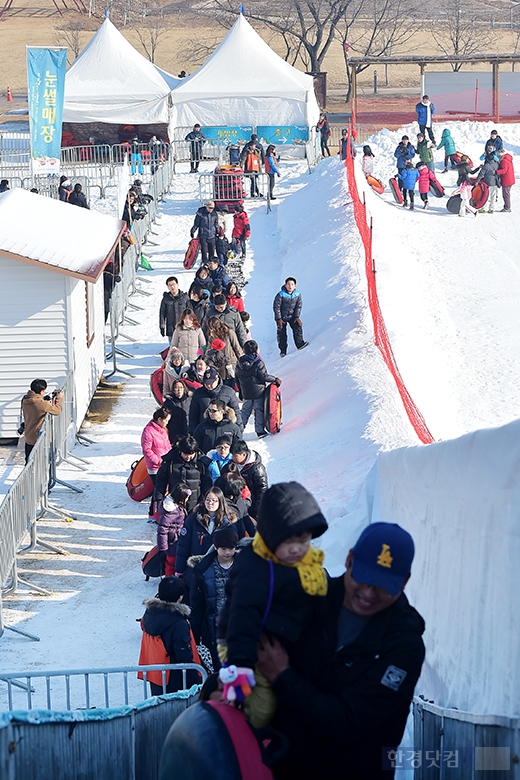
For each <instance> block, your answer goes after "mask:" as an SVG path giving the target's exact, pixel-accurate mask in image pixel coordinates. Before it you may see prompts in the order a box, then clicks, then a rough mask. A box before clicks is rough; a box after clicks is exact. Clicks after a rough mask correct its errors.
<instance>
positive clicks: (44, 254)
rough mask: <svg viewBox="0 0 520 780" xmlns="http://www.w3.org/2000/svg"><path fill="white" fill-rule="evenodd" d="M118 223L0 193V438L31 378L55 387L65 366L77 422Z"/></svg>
mask: <svg viewBox="0 0 520 780" xmlns="http://www.w3.org/2000/svg"><path fill="white" fill-rule="evenodd" d="M123 229H124V223H123V222H121V220H120V219H118V218H116V217H111V216H107V215H105V214H101V213H99V212H96V211H89V210H87V209H83V208H78V207H77V206H72V205H70V204H69V203H63V202H60V201H57V200H53V199H51V198H46V197H42V196H40V195H36V194H35V193H31V192H28V191H26V190H22V189H15V190H10V191H8V192H5V193H1V194H0V439H2V438H12V437H14V436H16V435H17V433H16V431H17V428H18V424H19V423H18V420H19V414H20V403H21V399H22V396H23V395H24V394H25V393H26V392H27V390H28V389H29V385H30V384H31V382H32V380H33V379H37V378H41V379H45V380H46V381H47V382H48V384H49V386H50V389H55V388H58V387H59V386H60V385H61V384H62V383H63V380H64V378H65V376H66V375H67V374H68V372H69V371H70V370H72V371H73V372H74V385H75V399H74V410H73V419H74V423H75V426H76V429H77V428H79V426H80V425H81V423H82V421H83V418H84V416H85V413H86V411H87V409H88V406H89V404H90V401H91V398H92V396H93V394H94V391H95V389H96V386H97V384H98V382H99V379H100V377H101V373H102V371H103V366H104V363H105V344H104V319H105V318H104V298H103V269H104V268H105V266H106V264H107V262H108V261H109V259H110V257H111V256H113V252H114V249H115V247H116V245H117V242H118V241H119V239H120V236H121V233H122V231H123Z"/></svg>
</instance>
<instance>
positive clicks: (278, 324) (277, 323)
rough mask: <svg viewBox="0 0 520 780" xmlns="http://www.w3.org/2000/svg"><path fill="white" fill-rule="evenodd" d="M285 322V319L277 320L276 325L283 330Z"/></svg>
mask: <svg viewBox="0 0 520 780" xmlns="http://www.w3.org/2000/svg"><path fill="white" fill-rule="evenodd" d="M284 324H285V323H284V321H283V320H276V327H277V328H278V330H281V329H282V328H283V326H284Z"/></svg>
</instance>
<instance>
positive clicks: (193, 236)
mask: <svg viewBox="0 0 520 780" xmlns="http://www.w3.org/2000/svg"><path fill="white" fill-rule="evenodd" d="M190 236H191V237H192V238H195V230H190Z"/></svg>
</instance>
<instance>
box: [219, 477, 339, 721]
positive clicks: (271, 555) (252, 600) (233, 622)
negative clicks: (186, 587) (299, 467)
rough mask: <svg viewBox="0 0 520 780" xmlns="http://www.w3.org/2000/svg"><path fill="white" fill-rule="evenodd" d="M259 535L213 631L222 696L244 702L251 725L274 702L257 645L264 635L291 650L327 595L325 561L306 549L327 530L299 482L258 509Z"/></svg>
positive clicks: (265, 717) (242, 559)
mask: <svg viewBox="0 0 520 780" xmlns="http://www.w3.org/2000/svg"><path fill="white" fill-rule="evenodd" d="M257 521H258V523H257V533H256V534H255V536H254V538H253V542H252V544H250V545H249V546H248V547H246V548H245V549H244V550H243V551H242V552H241V553H240V555H239V556H237V560H236V563H235V564H234V566H233V571H232V572H231V575H230V580H229V584H228V593H229V595H228V603H227V604H226V607H225V609H224V611H223V613H222V616H221V621H220V624H219V631H218V645H219V656H220V657H221V660H224V661H226V664H225V666H224V667H223V669H222V670H221V672H220V675H221V680H222V681H223V682H224V696H225V697H226V698H228V699H229V700H230V701H232V700H234V699H236V700H237V701H244V699H245V710H246V713H247V715H248V718H249V720H250V721H251V723H252V724H253V726H255V727H257V728H261V727H262V726H265V725H267V723H269V722H270V720H271V719H272V716H273V714H274V710H275V707H276V701H275V698H274V695H273V693H272V691H271V688H270V686H269V683H268V682H267V680H266V679H265V678H264V677H263V675H261V674H260V673H259V671H258V670H255V671H254V673H253V668H254V666H255V664H256V661H257V642H258V639H259V637H260V635H261V634H262V633H263V632H264V631H266V632H268V634H269V635H270V636H272V635H274V636H276V638H277V639H279V640H280V641H281V642H282V643H287V642H289V643H291V644H293V643H295V642H297V641H298V639H299V638H300V634H301V632H302V629H303V628H304V626H306V625H308V623H309V622H310V621H311V619H312V615H313V612H314V609H315V606H316V597H317V596H326V595H327V574H326V572H325V569H324V568H323V565H322V564H323V559H324V557H325V554H324V552H323V551H322V550H318V549H316V548H314V547H311V539H316V538H317V537H318V536H321V535H322V534H323V533H325V531H326V530H327V521H326V520H325V518H324V516H323V515H322V513H321V511H320V508H319V506H318V503H317V502H316V500H315V499H314V497H313V496H312V495H311V494H310V493H309V492H308V491H307V490H306V489H305V488H304V487H303V486H302V485H300V484H299V483H298V482H281V483H279V484H277V485H273V486H272V487H270V488H269V490H267V491H266V492H265V493H264V495H263V497H262V501H261V503H260V509H259V512H258V518H257Z"/></svg>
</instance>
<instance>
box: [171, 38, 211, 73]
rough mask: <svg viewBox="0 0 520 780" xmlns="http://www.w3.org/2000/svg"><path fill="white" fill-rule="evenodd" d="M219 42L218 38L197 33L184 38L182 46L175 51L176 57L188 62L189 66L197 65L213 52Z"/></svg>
mask: <svg viewBox="0 0 520 780" xmlns="http://www.w3.org/2000/svg"><path fill="white" fill-rule="evenodd" d="M219 43H220V39H217V38H204V37H201V36H197V35H194V36H193V37H191V38H184V42H183V45H182V47H181V48H180V49H179V50H178V51H177V59H180V61H181V62H187V63H189V65H190V67H199V65H202V63H203V62H205V61H206V60H207V59H208V57H209V56H210V54H213V52H214V51H215V49H216V48H217V46H218V44H219Z"/></svg>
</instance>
